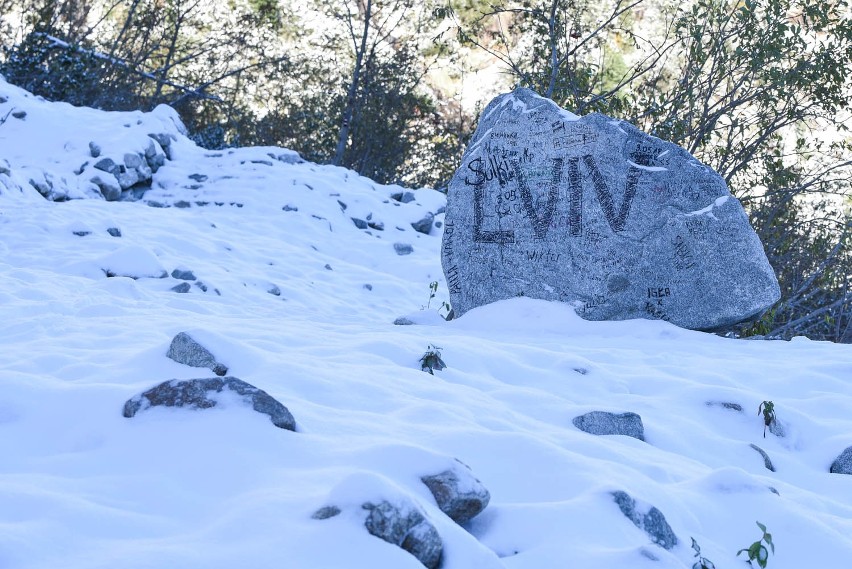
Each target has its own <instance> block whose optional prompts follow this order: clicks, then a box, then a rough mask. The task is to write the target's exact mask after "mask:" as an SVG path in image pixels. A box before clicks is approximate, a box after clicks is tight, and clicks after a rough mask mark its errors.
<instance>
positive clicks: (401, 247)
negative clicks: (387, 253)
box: [393, 243, 414, 255]
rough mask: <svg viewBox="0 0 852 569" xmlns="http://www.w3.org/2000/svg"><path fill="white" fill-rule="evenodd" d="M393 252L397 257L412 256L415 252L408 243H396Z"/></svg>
mask: <svg viewBox="0 0 852 569" xmlns="http://www.w3.org/2000/svg"><path fill="white" fill-rule="evenodd" d="M393 250H394V251H396V254H397V255H411V254H412V253H413V252H414V247H412V246H411V245H409V244H408V243H394V244H393Z"/></svg>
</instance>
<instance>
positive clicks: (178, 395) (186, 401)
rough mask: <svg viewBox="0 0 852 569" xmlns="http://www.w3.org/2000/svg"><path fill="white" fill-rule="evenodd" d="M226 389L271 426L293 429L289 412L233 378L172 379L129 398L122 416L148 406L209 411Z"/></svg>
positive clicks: (293, 421) (259, 391) (269, 397)
mask: <svg viewBox="0 0 852 569" xmlns="http://www.w3.org/2000/svg"><path fill="white" fill-rule="evenodd" d="M225 390H228V391H231V392H233V393H235V394H237V395H239V396H241V398H242V401H243V402H244V403H245V404H246V405H251V407H252V409H254V410H255V411H257V412H258V413H263V414H264V415H269V419H270V420H271V421H272V423H273V424H274V425H275V426H276V427H279V428H281V429H286V430H288V431H295V430H296V421H295V419H293V415H292V414H291V413H290V411H289V410H288V409H287V408H286V407H285V406H284V405H282V404H281V403H280V402H278V401H277V400H275V399H274V398H273V397H272V396H270V395H269V394H268V393H266V392H265V391H263V390H262V389H258V388H257V387H255V386H253V385H251V384H249V383H246V382H245V381H243V380H241V379H238V378H236V377H211V378H204V379H185V380H179V379H173V380H171V381H166V382H163V383H161V384H160V385H158V386H156V387H154V388H152V389H149V390H148V391H146V392H145V393H142V394H140V395H137V396H136V397H133V398H132V399H129V400H128V401H127V403H125V404H124V416H125V417H133V416H135V415H136V414H137V413H139V412H140V411H144V410H145V409H148V408H150V407H160V406H162V407H183V408H187V409H210V408H211V407H215V406H216V405H217V395H218V394H220V393H222V392H223V391H225Z"/></svg>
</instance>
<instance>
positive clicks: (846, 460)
mask: <svg viewBox="0 0 852 569" xmlns="http://www.w3.org/2000/svg"><path fill="white" fill-rule="evenodd" d="M829 472H831V473H832V474H852V447H848V448H847V449H846V450H844V451H843V452H842V453H840V456H838V457H837V458H836V459H834V462H833V463H832V464H831V469H830V470H829Z"/></svg>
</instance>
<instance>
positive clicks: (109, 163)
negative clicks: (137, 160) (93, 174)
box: [95, 158, 121, 177]
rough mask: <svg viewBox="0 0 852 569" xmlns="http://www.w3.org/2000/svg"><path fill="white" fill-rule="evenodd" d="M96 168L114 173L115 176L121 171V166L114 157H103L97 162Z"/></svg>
mask: <svg viewBox="0 0 852 569" xmlns="http://www.w3.org/2000/svg"><path fill="white" fill-rule="evenodd" d="M95 168H97V169H98V170H101V171H103V172H106V173H108V174H112V175H113V176H116V177H118V175H119V174H120V173H121V167H120V166H119V165H118V164H116V163H115V162H114V161H113V159H112V158H103V159H101V160H98V161H97V162H95Z"/></svg>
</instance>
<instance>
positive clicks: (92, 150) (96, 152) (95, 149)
mask: <svg viewBox="0 0 852 569" xmlns="http://www.w3.org/2000/svg"><path fill="white" fill-rule="evenodd" d="M100 155H101V147H100V146H98V145H97V144H95V143H94V142H90V143H89V156H91V157H92V158H97V157H98V156H100Z"/></svg>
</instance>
